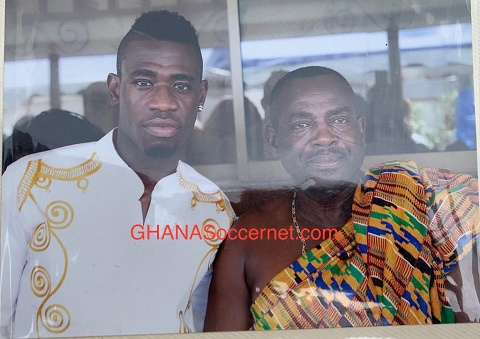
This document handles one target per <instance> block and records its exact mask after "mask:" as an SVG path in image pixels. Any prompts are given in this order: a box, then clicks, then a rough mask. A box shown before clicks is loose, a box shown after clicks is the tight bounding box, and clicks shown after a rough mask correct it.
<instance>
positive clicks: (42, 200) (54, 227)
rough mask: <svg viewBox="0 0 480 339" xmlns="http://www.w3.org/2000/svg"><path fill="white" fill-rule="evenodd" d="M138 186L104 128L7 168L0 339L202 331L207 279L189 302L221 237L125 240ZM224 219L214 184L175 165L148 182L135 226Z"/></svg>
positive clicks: (223, 223) (221, 222)
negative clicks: (92, 138)
mask: <svg viewBox="0 0 480 339" xmlns="http://www.w3.org/2000/svg"><path fill="white" fill-rule="evenodd" d="M95 154H96V155H95ZM88 159H90V160H88ZM85 162H86V163H85ZM82 163H85V164H84V165H83V166H80V168H75V166H78V165H79V164H82ZM52 167H53V169H52ZM72 168H73V169H72ZM27 169H28V170H27ZM62 169H70V170H62ZM143 192H144V186H143V183H142V181H141V180H140V178H139V177H138V176H137V175H136V173H135V172H134V171H133V170H132V169H131V168H129V167H128V166H127V165H126V164H125V162H123V160H122V159H121V158H120V157H119V155H118V154H117V152H116V151H115V148H114V146H113V142H112V132H110V133H109V134H107V135H106V136H105V137H104V138H102V139H101V140H100V141H98V142H96V143H95V142H94V143H86V144H81V145H74V146H69V147H64V148H60V149H57V150H52V151H48V152H44V153H39V154H35V155H31V156H28V157H25V158H23V159H21V160H19V161H17V162H15V163H13V164H12V165H10V166H9V168H8V169H7V171H6V172H5V174H4V176H3V182H2V197H3V203H2V205H3V206H2V238H1V265H2V266H1V275H0V283H1V290H0V303H1V314H0V329H1V331H2V333H3V335H4V336H9V335H12V333H13V337H15V338H17V337H37V335H38V336H40V337H49V336H60V337H65V336H87V335H121V334H148V333H173V332H185V331H187V332H188V331H189V330H191V331H195V330H201V328H200V329H198V328H194V323H195V324H201V323H202V320H201V319H203V317H204V314H202V313H203V312H204V311H205V309H204V305H205V298H206V295H207V288H208V283H207V284H202V287H201V289H200V290H198V291H196V293H195V295H196V296H197V295H198V296H199V297H198V298H195V300H197V299H198V303H199V305H200V306H198V307H197V306H196V305H191V303H190V304H189V300H191V299H193V298H192V296H191V293H193V291H194V290H195V288H196V287H197V286H198V285H199V283H200V282H201V281H202V279H203V278H204V276H205V274H206V273H207V270H208V267H209V265H210V264H211V262H212V260H213V256H214V255H215V252H216V249H217V245H219V243H220V240H218V239H217V240H215V241H206V240H205V239H200V237H198V236H193V238H192V239H191V240H183V238H182V239H179V240H172V239H171V238H170V237H167V238H165V239H163V240H156V239H155V237H156V234H154V233H151V234H150V235H151V236H152V237H153V239H150V240H134V239H132V236H131V228H132V226H134V225H135V224H142V221H143V216H142V208H141V204H140V201H139V198H140V197H141V195H142V194H143ZM65 212H66V213H65ZM233 217H234V216H233V212H232V210H231V207H230V204H229V202H228V200H227V199H226V197H225V196H224V195H223V193H221V192H220V191H219V189H218V187H217V186H216V185H215V184H213V183H212V182H211V181H209V180H208V179H206V178H205V177H203V176H201V175H200V174H199V173H197V172H196V171H195V170H194V169H192V168H191V167H190V166H188V165H186V164H184V163H182V162H179V164H178V167H177V171H176V173H174V174H171V175H169V176H167V177H165V178H163V179H162V180H160V181H159V182H158V183H157V184H156V186H155V188H154V190H153V192H152V201H151V204H150V208H149V211H148V214H147V217H146V220H145V225H147V224H150V227H151V228H153V229H155V228H156V225H159V230H160V235H161V234H162V231H163V229H164V227H165V226H166V225H167V224H168V225H170V226H171V228H172V230H173V235H175V225H177V224H178V225H181V226H182V227H183V229H185V225H188V226H189V228H190V229H189V231H190V233H191V230H192V229H193V226H194V225H195V224H196V225H198V227H199V229H201V228H202V225H203V224H212V225H214V226H215V227H222V228H225V229H228V228H229V227H230V225H231V223H232V219H233ZM62 219H64V220H62ZM70 221H71V222H70ZM39 225H40V226H39ZM136 230H137V231H138V230H139V228H137V229H136ZM134 235H135V236H136V237H138V236H139V233H138V232H134ZM48 239H49V241H48ZM197 269H198V272H197ZM47 276H48V277H47ZM208 278H209V277H208V276H207V278H206V280H207V281H208ZM35 293H36V294H35ZM194 309H199V310H201V311H200V313H199V314H193V310H194ZM194 318H197V319H195V320H194Z"/></svg>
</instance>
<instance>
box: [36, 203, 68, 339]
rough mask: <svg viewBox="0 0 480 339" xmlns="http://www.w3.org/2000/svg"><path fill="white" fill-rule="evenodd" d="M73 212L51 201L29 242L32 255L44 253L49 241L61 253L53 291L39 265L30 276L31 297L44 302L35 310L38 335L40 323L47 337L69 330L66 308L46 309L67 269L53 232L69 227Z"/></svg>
mask: <svg viewBox="0 0 480 339" xmlns="http://www.w3.org/2000/svg"><path fill="white" fill-rule="evenodd" d="M73 218H74V211H73V208H72V206H71V205H70V204H69V203H67V202H65V201H61V200H55V201H52V202H51V203H50V204H48V206H47V207H46V209H45V219H46V222H45V223H42V224H40V225H38V226H37V227H36V229H35V232H34V235H33V237H32V240H31V242H30V248H31V249H32V250H34V251H37V252H40V251H45V250H46V249H47V248H48V247H49V245H50V239H51V237H53V238H55V240H56V241H57V243H58V245H59V246H60V248H61V249H62V252H63V260H64V270H63V273H62V276H61V277H60V280H59V282H58V284H57V286H55V288H54V289H53V290H52V283H51V279H50V274H49V273H48V271H47V270H46V269H45V268H44V267H43V266H40V265H36V266H34V267H33V269H32V272H31V274H30V287H31V289H32V292H33V294H35V295H36V296H37V297H38V298H44V299H43V301H42V303H41V304H40V306H39V307H38V310H37V317H36V331H37V337H40V334H39V323H40V322H41V324H42V325H43V327H44V328H45V329H46V330H47V331H49V332H50V333H56V334H59V333H63V332H64V331H65V330H66V329H67V328H68V327H69V326H70V319H71V317H70V313H69V312H68V310H67V308H66V307H65V306H63V305H60V304H51V305H48V306H46V307H45V305H46V304H47V302H48V300H49V299H50V298H51V297H52V296H53V295H54V294H55V293H57V291H58V290H59V289H60V287H61V286H62V285H63V282H64V280H65V277H66V276H67V269H68V254H67V250H66V248H65V246H64V245H63V243H62V241H61V240H60V238H59V237H58V235H57V234H56V233H55V232H54V230H62V229H65V228H67V227H68V226H70V224H71V223H72V222H73Z"/></svg>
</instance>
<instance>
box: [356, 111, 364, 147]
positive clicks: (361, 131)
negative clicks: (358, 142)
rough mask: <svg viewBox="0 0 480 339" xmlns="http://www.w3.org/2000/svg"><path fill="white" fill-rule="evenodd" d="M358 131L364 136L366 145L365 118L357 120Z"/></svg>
mask: <svg viewBox="0 0 480 339" xmlns="http://www.w3.org/2000/svg"><path fill="white" fill-rule="evenodd" d="M357 124H358V129H359V130H360V133H361V134H362V139H363V143H365V116H362V117H360V118H358V119H357Z"/></svg>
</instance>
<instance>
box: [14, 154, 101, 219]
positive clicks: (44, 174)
mask: <svg viewBox="0 0 480 339" xmlns="http://www.w3.org/2000/svg"><path fill="white" fill-rule="evenodd" d="M101 167H102V163H101V162H100V159H99V158H98V156H97V153H93V154H92V155H91V156H90V158H89V159H88V160H86V161H84V162H83V163H81V164H79V165H77V166H74V167H70V168H56V167H52V166H50V165H47V164H45V163H43V162H42V160H41V159H38V160H34V161H30V162H29V163H28V165H27V169H26V170H25V173H24V174H23V177H22V180H20V183H19V185H18V193H17V204H18V210H19V211H20V210H21V209H22V207H23V205H24V203H25V201H26V200H27V197H29V196H30V195H31V190H32V187H33V186H34V185H36V186H37V187H39V188H42V189H44V190H46V191H47V192H50V185H51V184H52V179H53V180H62V181H76V182H77V187H78V188H79V189H81V190H82V192H83V193H85V192H86V190H87V187H88V183H89V182H88V179H87V177H88V176H89V175H91V174H93V173H95V172H96V171H98V170H99V169H100V168H101Z"/></svg>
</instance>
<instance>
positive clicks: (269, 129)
mask: <svg viewBox="0 0 480 339" xmlns="http://www.w3.org/2000/svg"><path fill="white" fill-rule="evenodd" d="M265 137H266V138H267V142H268V144H269V145H270V146H271V147H272V154H273V156H274V157H275V158H276V159H278V155H279V151H278V142H277V132H276V131H275V129H274V128H273V126H271V125H267V126H266V127H265Z"/></svg>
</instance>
